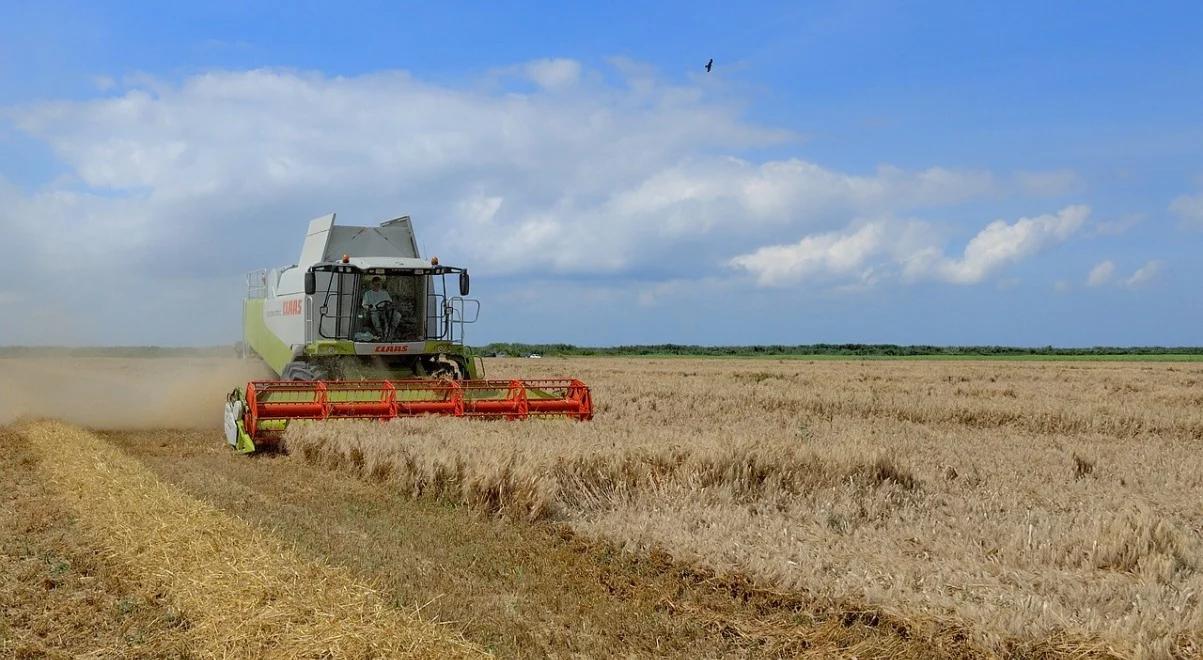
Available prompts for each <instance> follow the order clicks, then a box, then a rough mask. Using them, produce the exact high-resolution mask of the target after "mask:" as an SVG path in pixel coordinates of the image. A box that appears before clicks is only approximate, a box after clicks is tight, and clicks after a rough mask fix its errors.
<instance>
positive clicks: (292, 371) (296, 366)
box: [280, 362, 328, 381]
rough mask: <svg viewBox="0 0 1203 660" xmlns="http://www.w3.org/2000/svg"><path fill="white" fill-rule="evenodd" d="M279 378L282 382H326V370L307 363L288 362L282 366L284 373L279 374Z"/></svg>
mask: <svg viewBox="0 0 1203 660" xmlns="http://www.w3.org/2000/svg"><path fill="white" fill-rule="evenodd" d="M280 378H282V379H284V380H304V381H311V380H328V375H327V374H326V370H325V369H322V368H321V367H319V366H318V365H316V364H310V363H308V362H289V363H288V364H286V365H284V371H283V372H282V373H281V374H280Z"/></svg>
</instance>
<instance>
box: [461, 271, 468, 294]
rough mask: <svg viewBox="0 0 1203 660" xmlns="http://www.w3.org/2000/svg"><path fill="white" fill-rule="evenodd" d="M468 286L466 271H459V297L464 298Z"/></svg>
mask: <svg viewBox="0 0 1203 660" xmlns="http://www.w3.org/2000/svg"><path fill="white" fill-rule="evenodd" d="M468 284H469V280H468V271H466V270H465V271H460V274H459V295H461V296H466V295H468Z"/></svg>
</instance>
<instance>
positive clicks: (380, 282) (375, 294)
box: [363, 275, 396, 338]
mask: <svg viewBox="0 0 1203 660" xmlns="http://www.w3.org/2000/svg"><path fill="white" fill-rule="evenodd" d="M392 302H393V297H392V296H390V295H389V293H388V291H385V290H384V279H383V278H381V277H380V276H379V275H377V276H375V277H373V278H372V280H371V284H370V288H369V289H368V290H367V291H364V292H363V309H364V311H365V312H366V313H367V321H368V325H369V327H370V328H371V329H372V331H373V332H375V334H376V335H378V336H380V337H381V338H386V336H387V335H388V334H389V333H388V328H387V327H386V326H387V325H388V321H390V320H392V319H389V318H388V314H386V313H385V309H381V308H380V307H378V305H380V304H381V303H389V304H390V305H391V304H392ZM386 308H387V309H391V307H388V306H386ZM393 315H394V316H395V315H396V313H395V312H394V314H393Z"/></svg>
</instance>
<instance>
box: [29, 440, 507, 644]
mask: <svg viewBox="0 0 1203 660" xmlns="http://www.w3.org/2000/svg"><path fill="white" fill-rule="evenodd" d="M18 431H19V432H20V433H21V435H23V436H24V437H25V439H26V441H27V442H28V444H29V447H30V448H31V450H32V451H33V452H34V453H35V454H36V455H38V457H39V458H40V461H39V464H38V469H39V471H40V472H42V474H43V475H44V477H45V481H46V484H47V486H48V487H49V489H50V490H51V491H52V492H53V493H54V494H55V495H57V496H58V497H60V498H61V499H62V501H63V502H64V504H65V505H66V506H67V508H69V509H70V510H71V511H72V512H73V513H75V514H76V515H77V516H78V518H79V525H80V527H81V528H82V529H83V530H84V531H85V532H86V533H87V534H88V535H89V536H90V537H91V538H92V540H93V542H94V543H95V544H96V546H97V547H98V549H100V550H101V551H102V552H103V553H104V555H105V559H106V560H107V561H110V562H112V563H114V564H116V565H118V566H120V567H121V569H122V570H123V571H124V572H125V573H126V574H128V575H129V576H130V578H131V579H130V581H131V583H133V584H135V585H137V586H138V588H139V590H140V591H141V592H143V593H148V594H165V595H166V598H167V599H168V600H169V601H170V602H171V603H173V604H174V606H175V607H176V608H178V610H179V612H180V613H181V614H182V615H183V616H184V617H185V618H186V619H187V622H188V630H187V640H188V642H189V645H190V647H191V649H192V650H193V651H194V652H195V653H196V654H197V655H201V656H212V657H307V658H308V657H356V658H358V657H403V656H404V657H440V658H443V657H463V656H472V655H483V654H482V653H481V652H480V651H478V650H476V649H474V648H472V647H471V646H470V645H468V644H467V643H466V642H464V641H463V640H462V639H460V638H458V636H456V635H455V634H453V633H452V632H451V631H449V630H446V629H441V628H440V627H439V626H437V625H435V624H433V623H431V622H428V621H423V620H421V619H418V618H416V617H414V616H411V615H410V614H408V613H404V612H401V611H398V610H396V609H394V608H391V607H390V606H388V605H387V604H386V603H385V602H384V600H383V599H382V598H381V597H380V596H379V594H378V593H377V592H375V591H374V590H373V589H371V588H369V587H367V586H365V585H363V584H360V583H359V582H357V581H356V580H355V579H354V578H353V577H352V576H350V575H349V574H348V573H347V572H346V571H344V570H340V569H335V568H331V567H329V566H326V565H323V564H319V563H314V562H311V561H306V560H304V559H302V558H301V557H299V556H298V555H297V554H296V553H294V552H293V551H291V550H290V549H288V548H286V547H285V546H284V545H283V544H281V543H280V542H278V541H276V540H275V539H273V538H271V537H270V536H268V535H265V534H264V533H262V532H260V531H258V530H256V529H255V528H253V527H251V526H250V525H248V524H247V523H245V522H243V521H241V520H239V519H237V518H234V517H231V516H229V515H227V514H224V513H222V512H221V511H219V510H217V509H214V508H212V507H210V506H208V505H205V504H203V503H201V502H199V501H196V500H194V499H192V498H190V497H188V496H187V495H184V494H183V493H181V492H180V491H178V490H177V489H175V488H173V487H171V486H168V485H166V484H164V483H162V482H160V481H158V480H157V479H156V478H155V477H154V475H153V474H152V473H151V472H150V471H149V470H147V469H146V468H145V466H143V465H142V464H140V463H139V462H138V461H137V460H135V459H133V458H130V457H129V456H126V455H124V454H123V453H121V452H120V451H119V450H117V449H116V448H114V447H113V446H112V445H110V444H108V443H106V442H104V441H103V440H101V439H99V438H97V437H96V436H94V435H92V434H91V433H88V432H86V431H82V430H80V429H78V428H75V427H71V426H68V425H65V424H62V423H59V422H40V423H31V424H27V425H24V426H22V427H20V428H19V429H18Z"/></svg>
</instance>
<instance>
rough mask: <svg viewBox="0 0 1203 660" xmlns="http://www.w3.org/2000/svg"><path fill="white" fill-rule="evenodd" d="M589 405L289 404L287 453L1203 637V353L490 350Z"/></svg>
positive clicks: (717, 564)
mask: <svg viewBox="0 0 1203 660" xmlns="http://www.w3.org/2000/svg"><path fill="white" fill-rule="evenodd" d="M490 368H491V373H490V375H491V376H495V375H500V376H525V377H535V376H552V375H563V374H572V375H574V376H577V377H580V378H582V379H584V380H586V382H588V383H589V384H590V385H592V386H593V388H594V397H595V400H596V401H598V402H599V407H598V411H597V415H596V418H595V420H594V421H593V422H590V423H576V422H567V421H560V422H526V423H511V422H480V421H467V420H447V419H410V420H398V421H395V422H389V423H384V424H381V423H375V422H359V423H357V422H342V423H325V424H297V425H294V426H293V427H291V428H290V429H289V432H288V434H287V437H286V444H287V448H288V451H289V455H290V456H291V458H292V460H301V461H306V462H308V463H311V464H316V465H321V466H325V467H331V468H335V469H340V470H350V471H352V472H354V473H356V474H357V475H358V476H360V477H361V478H364V479H368V480H373V481H377V482H380V483H382V484H384V485H386V486H387V487H390V488H394V489H398V490H400V491H403V492H405V493H408V494H409V495H411V496H413V497H416V498H430V499H433V500H439V501H448V502H454V503H458V504H462V505H466V506H470V507H473V508H475V509H477V510H479V511H481V512H484V513H487V514H491V515H495V516H500V517H503V518H509V519H513V520H515V521H523V522H525V521H552V522H558V523H562V524H566V525H570V526H571V527H572V528H573V529H574V530H576V531H577V532H579V533H582V534H585V535H590V536H594V537H598V538H603V539H607V540H609V541H612V542H615V543H617V544H620V545H622V546H623V547H626V548H628V549H630V550H632V551H635V552H647V551H649V550H652V551H658V552H668V553H671V555H672V556H673V557H675V558H678V559H683V560H688V561H691V562H696V563H698V564H700V565H704V566H708V567H713V568H715V569H717V570H719V571H722V572H726V573H730V574H741V575H747V576H749V577H750V578H751V579H753V580H755V581H756V582H757V583H759V584H763V585H766V586H768V587H770V588H774V589H779V590H782V591H783V592H794V593H803V594H806V595H807V597H808V598H812V599H814V600H815V602H831V603H844V604H848V603H852V604H863V605H864V606H867V607H873V608H878V609H880V610H881V611H883V612H886V613H889V614H890V615H891V616H897V617H900V618H902V619H907V620H916V621H917V620H926V621H934V622H938V623H940V625H948V626H954V627H960V626H964V627H965V629H967V630H968V631H969V633H968V634H970V635H971V636H972V637H973V639H974V642H975V643H977V644H980V645H981V646H982V647H983V648H985V649H988V650H991V652H994V653H1002V654H1007V655H1014V654H1019V655H1023V654H1026V653H1029V652H1031V653H1035V652H1041V653H1049V652H1051V653H1055V654H1061V653H1064V654H1068V655H1074V654H1079V653H1094V654H1102V655H1117V656H1121V657H1166V656H1181V657H1190V656H1194V655H1198V654H1200V653H1203V604H1201V603H1200V597H1201V595H1203V498H1200V497H1199V493H1200V492H1203V460H1201V459H1200V456H1199V452H1200V448H1201V447H1203V365H1197V364H1166V363H1081V362H1079V363H1046V362H987V361H982V362H903V361H888V362H887V361H874V362H807V361H790V360H784V361H767V360H755V361H753V360H747V361H743V360H681V359H660V360H642V359H639V360H637V359H571V360H555V359H544V360H540V361H535V360H499V361H492V362H491V363H490Z"/></svg>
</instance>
